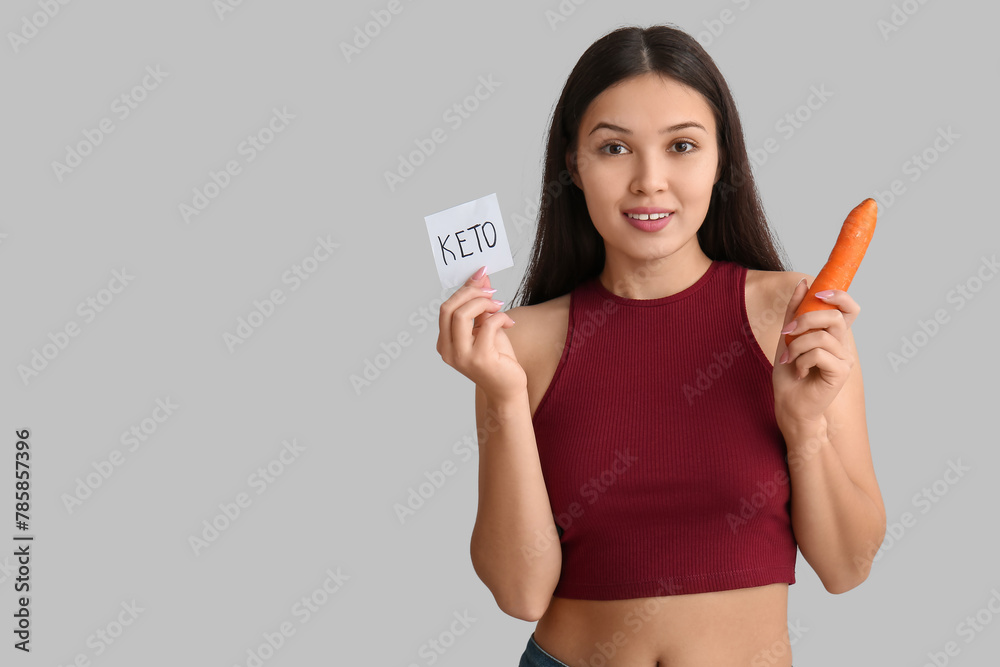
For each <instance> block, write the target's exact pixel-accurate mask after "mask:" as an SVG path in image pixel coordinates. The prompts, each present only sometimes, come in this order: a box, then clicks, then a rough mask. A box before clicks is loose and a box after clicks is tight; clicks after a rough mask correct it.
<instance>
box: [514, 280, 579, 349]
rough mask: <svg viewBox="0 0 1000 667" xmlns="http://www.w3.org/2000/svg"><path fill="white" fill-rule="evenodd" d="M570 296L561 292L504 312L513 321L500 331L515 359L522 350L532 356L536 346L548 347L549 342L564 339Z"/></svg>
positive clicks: (567, 322)
mask: <svg viewBox="0 0 1000 667" xmlns="http://www.w3.org/2000/svg"><path fill="white" fill-rule="evenodd" d="M570 297H571V294H563V295H562V296H557V297H555V298H552V299H549V300H548V301H543V302H541V303H536V304H532V305H530V306H517V307H515V308H511V309H510V310H508V311H505V312H506V313H507V315H508V316H510V319H512V320H514V322H515V324H514V326H512V327H510V328H509V329H505V330H504V331H505V333H506V334H507V336H508V338H510V342H511V345H512V346H513V347H514V353H515V354H516V355H518V360H519V361H520V360H521V354H522V352H523V353H524V354H526V355H533V354H535V353H537V351H538V350H537V348H539V347H542V348H551V343H552V342H559V343H561V342H562V341H563V340H564V339H565V337H566V330H567V327H568V325H569V302H570Z"/></svg>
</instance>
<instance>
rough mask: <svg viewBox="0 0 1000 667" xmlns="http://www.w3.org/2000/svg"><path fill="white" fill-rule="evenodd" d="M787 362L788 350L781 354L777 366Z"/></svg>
mask: <svg viewBox="0 0 1000 667" xmlns="http://www.w3.org/2000/svg"><path fill="white" fill-rule="evenodd" d="M787 362H788V350H785V351H784V352H782V353H781V359H778V363H779V364H784V363H787Z"/></svg>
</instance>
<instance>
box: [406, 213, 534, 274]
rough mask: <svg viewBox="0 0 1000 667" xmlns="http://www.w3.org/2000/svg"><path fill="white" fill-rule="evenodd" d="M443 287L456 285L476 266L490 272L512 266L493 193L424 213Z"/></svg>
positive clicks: (475, 268) (508, 246)
mask: <svg viewBox="0 0 1000 667" xmlns="http://www.w3.org/2000/svg"><path fill="white" fill-rule="evenodd" d="M424 221H425V222H426V223H427V234H428V236H430V239H431V250H432V251H433V252H434V263H435V264H436V265H437V270H438V277H439V278H440V279H441V286H442V287H444V288H446V289H447V288H449V287H457V286H459V285H461V284H462V283H464V282H465V281H466V280H468V279H469V276H471V275H472V274H473V273H475V272H476V271H477V270H478V269H479V267H481V266H483V265H484V264H485V265H486V270H487V272H489V274H490V275H492V274H494V273H496V272H497V271H500V270H502V269H509V268H510V267H512V266H514V260H513V259H512V258H511V256H510V244H509V243H508V242H507V232H506V231H505V230H504V226H503V218H502V217H501V216H500V202H498V201H497V195H496V193H493V194H491V195H486V196H485V197H482V198H480V199H475V200H473V201H470V202H466V203H464V204H459V205H458V206H453V207H451V208H449V209H446V210H444V211H441V212H440V213H434V214H433V215H428V216H425V217H424Z"/></svg>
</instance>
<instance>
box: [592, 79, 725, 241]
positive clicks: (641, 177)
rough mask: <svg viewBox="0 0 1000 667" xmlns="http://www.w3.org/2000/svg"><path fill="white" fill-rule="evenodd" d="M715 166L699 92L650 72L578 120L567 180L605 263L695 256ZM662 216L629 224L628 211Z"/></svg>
mask: <svg viewBox="0 0 1000 667" xmlns="http://www.w3.org/2000/svg"><path fill="white" fill-rule="evenodd" d="M720 173H721V163H720V160H719V150H718V145H717V142H716V133H715V117H714V114H713V113H712V109H711V108H710V107H709V105H708V103H707V102H706V101H705V99H704V98H703V97H702V95H701V94H700V93H698V92H697V91H695V90H694V89H692V88H689V87H687V86H685V85H683V84H681V83H678V82H677V81H675V80H673V79H668V78H665V77H661V76H660V75H657V74H643V75H640V76H636V77H633V78H630V79H626V80H625V81H622V82H620V83H619V84H617V85H615V86H612V87H611V88H608V89H607V90H605V91H604V92H602V93H601V94H600V95H599V96H598V97H597V98H595V99H594V101H593V102H591V104H590V106H589V107H588V108H587V111H586V113H584V116H583V119H582V121H581V122H580V129H579V134H578V140H577V172H576V173H575V174H574V182H575V183H576V185H577V186H578V187H579V188H581V189H582V190H583V192H584V196H585V198H586V201H587V209H588V210H589V212H590V217H591V219H592V220H593V222H594V226H595V227H596V228H597V231H598V233H599V234H600V235H601V236H602V237H603V238H604V245H605V249H606V251H607V255H608V258H609V259H611V258H612V257H614V256H615V255H616V254H621V255H625V256H628V257H630V258H632V259H640V260H642V259H653V258H656V257H664V256H666V255H671V254H673V253H675V252H677V251H678V250H681V249H685V251H690V250H695V251H697V250H698V245H697V244H698V241H697V238H696V237H695V234H696V233H697V231H698V229H699V228H700V227H701V224H702V222H703V221H704V220H705V215H706V213H707V212H708V205H709V201H710V199H711V196H712V186H713V185H714V184H715V182H716V181H717V180H718V179H719V174H720ZM633 209H640V211H639V212H638V213H646V214H647V215H648V214H649V213H651V212H653V211H649V210H644V211H643V210H641V209H654V210H655V211H656V212H668V213H669V214H670V215H669V216H667V217H666V218H663V219H660V220H656V219H654V218H655V217H656V216H655V215H651V216H649V219H647V220H632V221H631V222H630V220H629V216H628V212H632V213H636V211H633Z"/></svg>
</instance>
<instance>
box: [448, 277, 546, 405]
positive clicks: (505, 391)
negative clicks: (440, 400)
mask: <svg viewBox="0 0 1000 667" xmlns="http://www.w3.org/2000/svg"><path fill="white" fill-rule="evenodd" d="M485 269H486V267H485V266H484V267H482V268H481V269H479V271H476V273H474V274H472V276H470V277H469V279H468V280H466V281H465V284H464V285H462V286H461V287H459V288H458V289H457V290H456V291H455V293H454V294H452V295H451V296H450V297H448V300H447V301H445V302H444V303H443V304H441V308H440V311H439V313H438V326H439V329H440V332H439V334H438V342H437V351H438V353H439V354H440V355H441V358H442V359H444V362H445V363H446V364H448V365H449V366H451V367H452V368H454V369H455V370H457V371H458V372H459V373H461V374H462V375H464V376H466V377H467V378H469V379H470V380H472V381H473V382H475V383H476V384H477V385H479V386H480V387H481V388H482V389H483V391H484V392H485V393H486V395H487V396H489V397H490V398H492V399H494V400H505V399H508V398H514V397H516V396H517V395H518V394H519V393H521V392H524V391H526V390H527V386H528V379H527V376H526V375H525V373H524V369H523V368H521V365H520V364H519V363H518V362H517V357H515V356H514V349H513V348H512V347H511V344H510V340H509V339H508V338H507V334H505V333H504V332H503V329H506V328H509V327H511V326H513V325H514V320H512V319H510V317H509V316H508V315H507V313H504V312H500V305H501V303H502V302H497V301H495V300H494V299H493V298H492V295H491V294H490V293H488V292H487V291H485V290H489V289H490V279H489V276H487V275H486V271H485ZM477 274H482V275H480V276H479V277H478V278H477Z"/></svg>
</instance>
